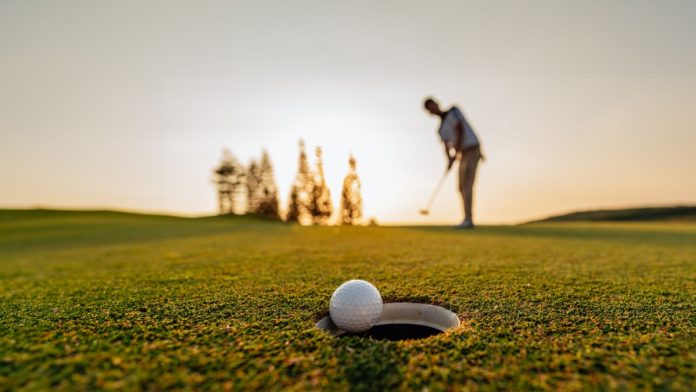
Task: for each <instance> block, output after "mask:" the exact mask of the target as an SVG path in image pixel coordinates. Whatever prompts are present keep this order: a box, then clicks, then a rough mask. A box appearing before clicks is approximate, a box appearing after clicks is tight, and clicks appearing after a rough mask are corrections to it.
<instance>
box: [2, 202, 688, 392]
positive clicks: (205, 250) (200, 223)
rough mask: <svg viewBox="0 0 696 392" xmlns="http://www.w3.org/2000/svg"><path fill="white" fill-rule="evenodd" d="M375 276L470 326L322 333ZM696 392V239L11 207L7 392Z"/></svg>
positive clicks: (392, 296)
mask: <svg viewBox="0 0 696 392" xmlns="http://www.w3.org/2000/svg"><path fill="white" fill-rule="evenodd" d="M349 279H365V280H368V281H370V282H372V283H373V284H374V285H375V286H376V287H377V288H378V289H379V290H380V292H381V294H382V297H383V298H384V301H385V302H421V303H429V304H436V305H439V306H442V307H445V308H447V309H449V310H452V311H453V312H455V313H456V314H457V315H458V316H459V318H460V320H461V322H462V324H461V325H460V326H459V327H457V328H456V329H453V330H451V331H448V332H446V333H444V334H440V335H436V336H432V337H429V338H426V339H421V340H405V341H397V342H393V341H385V340H372V339H367V338H361V337H348V338H335V337H330V336H329V335H328V334H326V333H325V332H323V331H321V330H318V329H317V328H316V327H315V323H316V322H317V321H318V320H319V319H320V318H321V317H324V316H325V315H327V312H328V302H329V297H330V296H331V293H332V292H333V290H334V289H335V288H336V287H338V286H339V285H340V284H341V283H342V282H344V281H346V280H349ZM49 388H56V389H62V390H94V389H119V390H120V389H131V390H132V389H136V390H138V389H154V390H162V389H168V388H175V389H216V390H230V389H231V390H249V389H276V390H279V389H291V390H292V389H295V390H307V389H325V390H347V389H351V390H383V389H386V388H389V389H399V388H400V389H407V390H422V389H423V388H428V389H429V390H431V391H432V390H442V389H453V388H454V389H458V388H461V389H474V390H476V389H482V390H489V389H547V390H561V389H563V390H580V389H582V390H585V389H619V390H625V389H668V390H694V389H696V224H694V223H688V222H687V223H628V222H627V223H544V224H533V225H523V226H499V227H486V226H483V227H479V228H477V229H476V230H470V231H456V230H452V229H450V228H443V227H300V226H296V225H288V224H281V223H273V222H267V221H263V220H257V219H253V218H245V217H214V218H200V219H185V218H174V217H166V216H151V215H136V214H126V213H115V212H61V211H40V210H39V211H12V210H0V389H2V390H21V389H27V390H35V389H49Z"/></svg>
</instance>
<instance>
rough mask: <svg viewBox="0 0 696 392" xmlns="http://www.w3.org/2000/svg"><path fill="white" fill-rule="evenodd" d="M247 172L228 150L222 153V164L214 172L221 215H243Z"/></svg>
mask: <svg viewBox="0 0 696 392" xmlns="http://www.w3.org/2000/svg"><path fill="white" fill-rule="evenodd" d="M245 174H246V173H245V170H244V167H243V166H242V165H240V164H239V162H238V161H237V159H236V158H235V157H234V155H232V152H230V150H228V149H224V150H223V151H222V158H221V159H220V164H219V165H218V166H217V167H216V168H215V169H214V170H213V175H214V178H213V183H214V184H215V185H216V186H217V191H218V208H219V211H220V214H241V213H243V212H244V208H243V206H242V205H241V200H242V199H243V197H244V194H245V192H244V191H245V186H244V183H245Z"/></svg>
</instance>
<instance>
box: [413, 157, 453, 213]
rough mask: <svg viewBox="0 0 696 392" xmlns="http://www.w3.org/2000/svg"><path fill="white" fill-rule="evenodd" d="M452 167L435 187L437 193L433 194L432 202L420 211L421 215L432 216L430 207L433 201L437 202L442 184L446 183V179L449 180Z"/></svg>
mask: <svg viewBox="0 0 696 392" xmlns="http://www.w3.org/2000/svg"><path fill="white" fill-rule="evenodd" d="M450 169H451V167H448V168H447V170H445V172H444V173H443V174H442V178H440V182H438V183H437V186H436V187H435V191H434V192H433V195H432V196H430V200H429V201H428V205H427V206H426V207H425V208H423V209H422V210H420V214H421V215H428V214H430V207H431V206H432V204H433V201H435V197H436V196H437V194H438V192H440V188H442V184H444V183H445V179H446V178H447V174H449V171H450Z"/></svg>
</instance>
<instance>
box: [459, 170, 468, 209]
mask: <svg viewBox="0 0 696 392" xmlns="http://www.w3.org/2000/svg"><path fill="white" fill-rule="evenodd" d="M466 165H467V162H466V157H461V158H459V193H460V195H461V196H462V207H463V208H464V219H468V215H467V212H466Z"/></svg>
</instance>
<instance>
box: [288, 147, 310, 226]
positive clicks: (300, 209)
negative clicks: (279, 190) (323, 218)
mask: <svg viewBox="0 0 696 392" xmlns="http://www.w3.org/2000/svg"><path fill="white" fill-rule="evenodd" d="M299 144H300V156H299V159H298V165H297V175H296V176H295V182H294V183H293V185H292V189H291V191H290V200H289V202H288V213H287V216H286V218H285V220H286V221H288V222H298V223H301V224H309V223H311V216H310V214H309V211H310V209H311V208H310V207H311V206H310V204H311V195H312V189H313V187H314V182H313V181H312V175H311V172H310V170H309V163H308V162H307V153H306V152H305V146H304V142H303V141H302V140H300V143H299Z"/></svg>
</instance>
